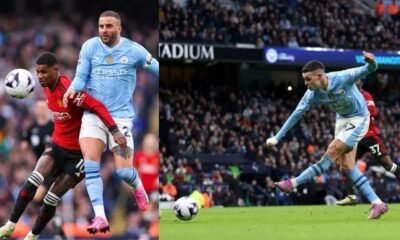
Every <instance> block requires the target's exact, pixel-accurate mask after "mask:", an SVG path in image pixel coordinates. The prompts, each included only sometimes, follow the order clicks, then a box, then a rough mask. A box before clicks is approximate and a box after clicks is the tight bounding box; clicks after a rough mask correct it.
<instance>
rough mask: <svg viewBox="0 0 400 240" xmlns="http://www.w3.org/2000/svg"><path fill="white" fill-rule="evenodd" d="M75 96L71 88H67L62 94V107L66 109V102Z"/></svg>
mask: <svg viewBox="0 0 400 240" xmlns="http://www.w3.org/2000/svg"><path fill="white" fill-rule="evenodd" d="M74 96H75V90H74V89H72V88H68V89H67V91H66V92H65V93H64V96H63V99H62V102H63V106H64V107H67V106H68V100H69V99H72V98H74Z"/></svg>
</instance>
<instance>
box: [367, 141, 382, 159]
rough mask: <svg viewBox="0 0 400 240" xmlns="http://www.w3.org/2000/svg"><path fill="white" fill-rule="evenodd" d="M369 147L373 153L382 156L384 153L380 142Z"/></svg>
mask: <svg viewBox="0 0 400 240" xmlns="http://www.w3.org/2000/svg"><path fill="white" fill-rule="evenodd" d="M369 149H371V153H372V154H374V155H376V156H380V155H382V153H381V151H380V149H379V144H375V145H372V146H370V147H369Z"/></svg>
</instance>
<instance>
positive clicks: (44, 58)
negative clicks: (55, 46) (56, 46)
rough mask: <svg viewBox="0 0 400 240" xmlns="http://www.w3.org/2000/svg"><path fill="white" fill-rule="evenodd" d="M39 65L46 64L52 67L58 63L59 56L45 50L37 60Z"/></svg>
mask: <svg viewBox="0 0 400 240" xmlns="http://www.w3.org/2000/svg"><path fill="white" fill-rule="evenodd" d="M36 64H37V65H46V66H48V67H52V66H54V65H56V64H58V61H57V57H56V55H55V54H54V53H51V52H44V53H42V54H40V56H39V57H38V58H37V60H36Z"/></svg>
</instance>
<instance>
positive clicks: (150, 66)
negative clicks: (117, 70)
mask: <svg viewBox="0 0 400 240" xmlns="http://www.w3.org/2000/svg"><path fill="white" fill-rule="evenodd" d="M137 46H138V50H139V66H140V67H141V68H143V69H144V70H146V71H148V72H150V73H152V74H153V75H154V76H156V77H158V70H159V63H158V61H157V60H156V59H155V58H154V57H153V56H152V55H151V54H150V53H149V52H148V51H147V50H146V49H145V48H144V47H142V46H140V45H137Z"/></svg>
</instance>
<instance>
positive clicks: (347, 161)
mask: <svg viewBox="0 0 400 240" xmlns="http://www.w3.org/2000/svg"><path fill="white" fill-rule="evenodd" d="M355 151H356V150H355V149H353V150H352V151H350V152H348V153H345V154H343V156H342V162H341V163H340V167H341V168H342V169H343V171H344V172H346V176H347V177H348V178H350V179H351V181H352V182H353V184H354V186H355V187H356V188H357V190H358V191H359V192H360V193H361V194H362V195H363V196H364V197H366V198H367V199H368V201H369V202H370V203H372V208H371V214H370V216H369V217H368V218H369V219H377V218H379V217H380V216H381V215H382V214H385V213H386V212H387V211H388V207H387V205H386V204H385V203H384V202H382V200H381V199H380V198H379V197H378V196H377V195H376V193H375V192H374V190H373V189H372V187H371V185H370V184H369V181H368V179H367V178H366V177H365V176H364V175H363V174H362V173H361V172H360V170H358V168H357V166H355Z"/></svg>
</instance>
